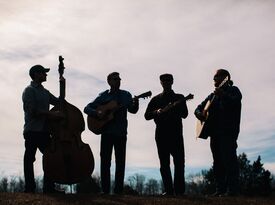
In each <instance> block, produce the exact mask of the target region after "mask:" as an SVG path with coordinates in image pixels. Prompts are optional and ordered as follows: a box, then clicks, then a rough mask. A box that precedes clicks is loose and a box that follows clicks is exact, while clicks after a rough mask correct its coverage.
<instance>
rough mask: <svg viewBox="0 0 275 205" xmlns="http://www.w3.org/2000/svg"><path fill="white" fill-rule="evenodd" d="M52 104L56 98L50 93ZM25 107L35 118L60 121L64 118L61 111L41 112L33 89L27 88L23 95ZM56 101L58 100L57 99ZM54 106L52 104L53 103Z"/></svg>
mask: <svg viewBox="0 0 275 205" xmlns="http://www.w3.org/2000/svg"><path fill="white" fill-rule="evenodd" d="M49 95H50V103H51V101H52V100H53V99H51V98H55V97H54V96H53V95H52V94H51V93H50V92H49ZM22 98H23V106H24V110H25V112H27V113H29V114H30V115H31V116H33V117H46V118H49V119H60V118H62V117H63V114H62V113H61V112H60V111H49V110H41V109H39V108H38V105H37V102H36V97H35V93H34V91H33V90H32V88H27V89H26V90H25V91H24V93H23V96H22ZM54 100H57V101H58V99H57V98H55V99H54ZM51 104H52V103H51Z"/></svg>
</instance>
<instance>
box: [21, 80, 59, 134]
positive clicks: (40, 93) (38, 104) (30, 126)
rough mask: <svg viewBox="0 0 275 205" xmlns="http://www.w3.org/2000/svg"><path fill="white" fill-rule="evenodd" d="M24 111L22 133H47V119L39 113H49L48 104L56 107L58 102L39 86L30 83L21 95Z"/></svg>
mask: <svg viewBox="0 0 275 205" xmlns="http://www.w3.org/2000/svg"><path fill="white" fill-rule="evenodd" d="M22 100H23V109H24V118H25V124H24V131H23V132H24V133H26V132H29V131H32V132H46V131H48V125H47V119H46V116H45V115H40V114H39V113H40V112H44V111H49V109H50V104H51V105H56V104H57V103H58V102H59V100H58V98H56V97H55V96H54V95H53V94H51V93H50V92H49V91H48V90H47V89H45V88H44V87H43V85H41V84H37V83H35V82H33V81H32V82H31V83H30V85H29V86H27V87H26V88H25V90H24V91H23V95H22Z"/></svg>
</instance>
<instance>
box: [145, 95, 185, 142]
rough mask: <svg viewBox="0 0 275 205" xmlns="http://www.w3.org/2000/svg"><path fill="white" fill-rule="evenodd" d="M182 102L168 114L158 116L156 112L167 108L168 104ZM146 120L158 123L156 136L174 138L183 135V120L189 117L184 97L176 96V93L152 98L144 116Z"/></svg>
mask: <svg viewBox="0 0 275 205" xmlns="http://www.w3.org/2000/svg"><path fill="white" fill-rule="evenodd" d="M176 101H180V103H179V104H177V105H176V106H174V107H172V108H171V109H170V110H169V111H168V112H165V113H161V114H157V113H156V110H158V109H163V108H165V107H166V106H167V105H168V104H172V103H174V102H176ZM144 116H145V119H146V120H151V119H154V121H155V123H156V136H160V135H163V136H166V137H173V135H180V136H181V135H182V118H186V117H187V116H188V109H187V106H186V101H185V98H184V96H183V95H181V94H176V93H174V91H171V92H169V93H160V94H159V95H157V96H155V97H153V98H152V100H151V101H150V102H149V104H148V107H147V109H146V112H145V114H144Z"/></svg>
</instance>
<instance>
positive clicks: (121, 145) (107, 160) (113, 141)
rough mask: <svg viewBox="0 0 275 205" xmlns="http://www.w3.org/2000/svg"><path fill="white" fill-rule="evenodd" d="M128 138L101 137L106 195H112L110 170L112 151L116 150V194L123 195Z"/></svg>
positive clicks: (103, 182)
mask: <svg viewBox="0 0 275 205" xmlns="http://www.w3.org/2000/svg"><path fill="white" fill-rule="evenodd" d="M126 141H127V137H126V136H115V135H104V134H102V136H101V146H100V157H101V165H100V174H101V186H102V191H103V192H104V193H107V194H108V193H110V180H111V179H110V178H111V177H110V168H111V160H112V150H113V147H114V150H115V162H116V169H115V188H114V193H117V194H119V193H122V191H123V184H124V174H125V159H126Z"/></svg>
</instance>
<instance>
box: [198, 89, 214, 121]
mask: <svg viewBox="0 0 275 205" xmlns="http://www.w3.org/2000/svg"><path fill="white" fill-rule="evenodd" d="M212 96H213V94H210V95H209V96H208V97H207V98H205V100H204V101H202V103H201V104H199V105H198V107H197V108H196V109H195V112H194V114H195V116H196V118H198V119H199V120H201V121H205V117H206V116H205V115H204V113H203V109H204V107H205V105H206V103H207V102H208V101H209V100H210V99H212Z"/></svg>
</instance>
